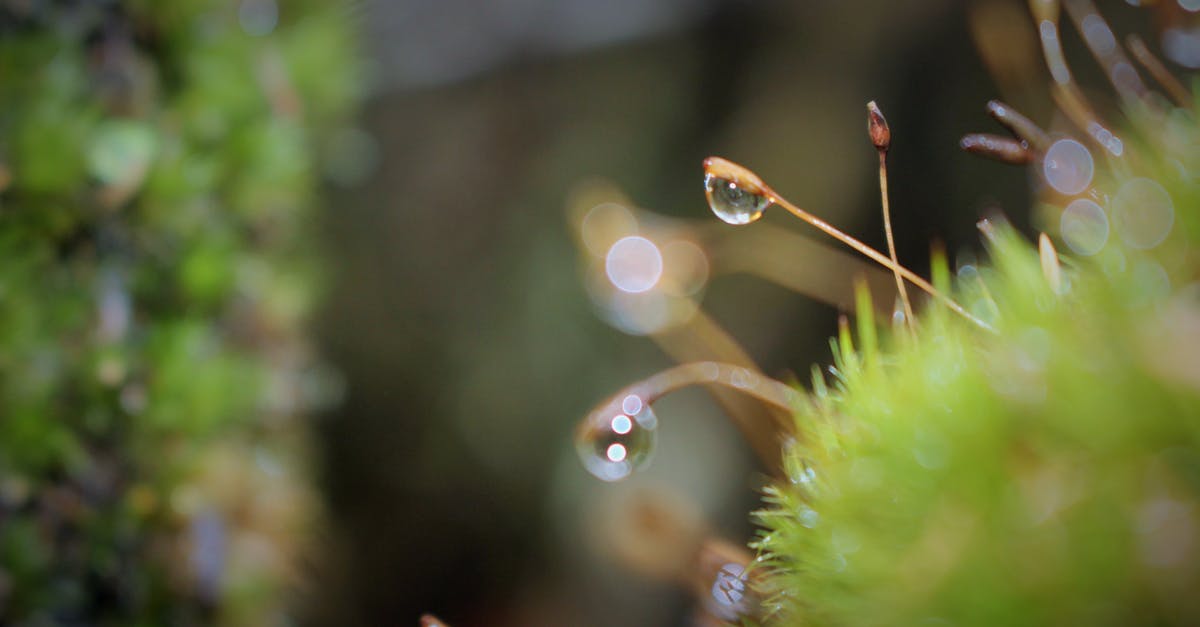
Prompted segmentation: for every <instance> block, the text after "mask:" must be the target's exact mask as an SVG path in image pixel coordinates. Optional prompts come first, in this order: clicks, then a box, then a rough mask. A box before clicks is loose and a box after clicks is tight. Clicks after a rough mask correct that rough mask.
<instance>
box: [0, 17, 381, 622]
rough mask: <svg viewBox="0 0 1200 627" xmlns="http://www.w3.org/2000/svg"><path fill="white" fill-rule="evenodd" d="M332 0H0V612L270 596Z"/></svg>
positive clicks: (294, 536)
mask: <svg viewBox="0 0 1200 627" xmlns="http://www.w3.org/2000/svg"><path fill="white" fill-rule="evenodd" d="M344 12H345V11H344V8H343V7H341V6H339V5H338V4H337V3H326V2H320V1H317V0H301V1H298V2H288V3H276V2H273V1H270V0H262V1H250V0H247V1H246V2H240V3H238V2H218V1H215V0H172V1H171V2H159V1H157V0H153V1H152V0H125V1H121V2H103V3H99V2H70V3H59V2H33V3H20V2H18V3H7V4H5V5H4V6H3V7H0V76H3V77H4V79H3V80H2V81H0V168H2V170H3V171H2V172H0V187H2V189H0V259H3V263H0V346H3V347H4V350H3V351H2V354H0V407H3V408H4V410H3V415H2V416H0V623H5V624H23V623H38V624H40V623H43V622H53V623H79V622H81V621H82V622H86V623H88V624H92V623H103V624H178V623H191V622H196V621H205V622H207V621H217V622H224V623H237V624H267V623H268V622H270V621H271V620H275V619H276V618H278V617H280V616H282V615H283V613H284V612H285V606H286V603H285V602H286V594H285V592H286V590H287V589H288V587H289V586H291V585H292V584H294V583H295V580H296V578H297V572H296V570H297V567H298V566H299V564H298V563H297V556H298V555H299V553H300V552H301V550H302V549H303V544H304V540H303V538H304V537H305V535H306V530H307V528H308V526H309V525H310V524H311V522H312V520H313V518H314V513H315V506H314V503H315V500H314V499H313V498H312V495H311V494H310V489H309V488H308V487H307V486H306V484H305V482H304V481H303V479H302V476H303V464H302V463H301V461H302V459H303V451H304V439H305V436H304V433H305V430H304V428H303V425H302V424H301V423H300V422H299V421H298V417H299V414H300V413H301V412H302V411H303V410H304V409H305V407H306V406H307V405H308V404H309V401H310V400H311V399H310V398H308V396H310V394H308V393H307V391H306V389H307V388H309V387H311V386H309V385H308V382H307V380H306V377H310V376H312V373H313V372H314V368H315V364H314V361H313V359H312V355H311V350H310V349H309V348H308V347H307V345H306V343H305V341H304V338H303V333H302V322H303V319H304V315H305V313H306V311H307V310H308V309H309V306H310V303H311V302H312V301H313V298H314V296H315V295H316V290H317V288H318V286H319V281H318V279H319V277H318V276H317V273H316V271H315V268H314V265H313V261H312V256H311V254H310V253H309V251H310V249H311V247H310V246H309V245H308V244H309V242H308V230H309V229H310V227H311V209H312V207H313V201H314V192H315V189H316V184H317V180H318V174H319V172H320V164H319V163H318V161H317V160H316V157H315V155H316V150H315V148H316V147H317V146H319V145H322V144H323V142H325V141H326V138H327V135H328V134H329V133H331V132H334V131H336V127H337V126H338V125H339V124H341V123H342V121H343V119H344V116H345V114H346V113H347V111H348V109H349V107H350V105H351V104H352V102H353V100H354V99H355V96H356V92H357V91H358V89H359V77H358V73H357V72H356V71H355V62H354V53H353V45H352V39H351V38H352V31H351V28H350V26H351V25H350V24H349V22H348V20H347V18H346V16H345V15H344Z"/></svg>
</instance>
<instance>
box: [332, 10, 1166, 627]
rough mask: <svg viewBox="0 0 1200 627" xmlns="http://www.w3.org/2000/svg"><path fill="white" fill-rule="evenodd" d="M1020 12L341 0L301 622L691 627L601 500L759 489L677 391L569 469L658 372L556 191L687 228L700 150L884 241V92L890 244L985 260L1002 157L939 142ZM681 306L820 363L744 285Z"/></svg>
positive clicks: (786, 305)
mask: <svg viewBox="0 0 1200 627" xmlns="http://www.w3.org/2000/svg"><path fill="white" fill-rule="evenodd" d="M1024 4H1025V3H1024V2H1019V1H1017V0H1013V1H1012V2H1005V1H1002V0H995V1H994V2H974V3H966V2H960V1H958V0H911V1H908V2H903V3H898V2H892V1H890V0H861V1H858V2H792V3H788V2H767V1H750V0H743V1H720V0H655V1H646V0H608V1H606V2H594V1H590V0H391V1H385V0H376V1H374V2H365V3H361V4H360V5H359V10H360V11H361V12H362V15H361V16H360V17H361V21H362V23H363V24H364V26H365V28H366V29H367V31H368V32H367V35H368V47H369V56H370V58H371V59H373V61H372V63H373V65H372V68H371V70H372V75H373V76H374V77H375V84H374V91H373V96H372V97H371V98H370V100H369V101H368V102H367V104H366V110H365V112H364V114H363V120H362V124H363V133H362V134H361V136H356V137H353V138H350V139H349V140H348V141H350V140H352V141H354V142H357V143H358V144H359V146H358V148H359V150H358V153H359V154H360V161H359V162H357V163H354V164H351V165H350V166H348V167H347V168H346V171H345V172H344V173H342V174H343V176H341V177H340V178H341V179H344V180H342V183H343V184H342V186H341V187H340V188H339V189H338V190H335V191H334V196H333V199H332V202H330V203H329V208H328V211H327V213H326V216H325V228H326V229H327V234H328V237H329V242H330V244H329V246H330V251H329V253H330V254H329V258H330V259H333V260H335V261H334V268H333V271H334V273H333V276H334V277H335V279H334V284H333V288H332V293H331V294H330V298H329V299H328V303H329V304H328V305H327V307H326V310H325V311H324V313H323V316H322V322H321V335H322V338H323V342H324V346H325V350H326V354H327V355H328V356H329V358H330V360H331V361H332V362H333V363H334V365H335V366H336V367H337V368H339V369H340V371H341V372H342V373H343V376H344V378H345V383H346V396H345V402H344V404H343V405H342V406H341V407H340V409H338V410H336V411H335V412H334V413H332V414H330V415H328V416H326V417H325V419H324V421H323V422H322V424H321V438H322V441H323V442H324V444H325V447H326V454H327V455H326V468H327V471H326V478H325V483H326V487H327V489H328V494H329V498H330V501H331V504H332V509H333V511H334V512H335V520H336V530H335V532H334V533H333V537H332V538H331V543H333V545H334V546H336V547H339V548H340V549H342V550H340V551H334V552H333V553H335V554H337V555H338V556H339V557H338V558H337V559H338V562H337V563H335V564H333V565H332V566H331V567H330V569H329V570H328V571H326V572H324V573H322V574H321V576H320V577H319V580H320V582H321V586H322V595H321V596H322V597H325V598H328V600H329V601H328V603H326V604H325V609H324V611H323V612H324V613H323V614H321V617H322V619H323V620H328V622H331V623H338V624H362V625H382V624H415V622H416V620H417V617H418V615H419V614H420V613H422V612H426V611H428V612H434V613H437V614H439V615H440V616H441V617H442V618H444V619H446V620H447V621H448V622H450V623H451V624H453V625H460V626H461V625H518V624H520V625H675V624H688V621H689V620H690V619H689V618H688V617H689V615H690V614H691V609H690V608H691V607H692V600H691V599H690V598H689V597H688V596H687V594H685V593H684V592H682V591H678V590H676V589H675V588H674V587H672V586H670V585H667V584H663V583H656V582H651V581H649V580H645V579H642V578H640V577H638V576H636V575H632V574H629V573H628V572H627V571H626V570H625V569H624V568H622V566H621V564H619V563H618V562H617V560H615V559H614V558H613V557H612V554H611V551H610V550H608V548H606V547H607V544H606V542H608V540H606V539H605V538H606V537H607V536H606V535H605V534H604V533H602V530H598V529H597V527H598V526H602V525H603V524H605V523H604V520H606V519H605V518H604V516H603V513H604V512H605V511H606V509H607V508H612V507H619V506H620V505H619V497H620V495H621V494H623V493H627V492H628V491H629V490H634V489H637V488H638V486H643V487H644V486H659V487H658V489H659V490H663V491H665V492H666V493H669V494H673V495H675V496H677V497H678V498H681V499H684V500H686V501H690V502H692V503H694V504H695V506H696V507H697V508H698V510H699V511H701V512H702V515H703V517H704V518H706V519H707V520H708V521H709V522H710V524H711V525H712V527H713V529H715V530H716V532H717V533H719V534H720V535H722V536H724V537H726V538H729V539H731V540H734V541H736V542H739V543H740V542H745V541H746V540H748V539H749V538H750V537H751V536H752V533H753V526H752V523H751V519H750V515H749V512H750V511H751V510H753V509H754V508H755V506H756V503H757V500H758V498H759V495H758V492H757V491H756V490H757V488H758V487H759V486H760V485H761V484H762V482H763V481H764V475H763V470H762V469H761V468H759V467H758V466H757V465H756V462H755V461H754V459H753V457H752V456H751V454H750V452H749V449H748V448H747V446H745V445H744V444H743V443H742V442H741V440H740V437H739V436H738V434H737V432H736V431H735V430H734V429H733V428H731V427H730V426H728V424H727V423H726V421H725V419H724V418H723V417H722V415H721V414H720V412H719V410H718V409H717V408H716V407H715V405H714V404H713V403H712V401H711V400H710V399H709V398H708V397H707V396H705V395H704V394H703V393H699V392H687V393H682V394H679V395H676V396H674V397H672V398H670V399H667V400H665V401H663V402H662V403H661V404H660V407H658V408H657V409H658V414H659V416H660V418H661V419H662V421H663V427H662V429H661V439H660V445H661V446H660V449H659V451H658V453H657V457H656V459H655V461H654V463H653V465H652V466H651V467H650V469H649V470H648V471H646V472H644V473H641V474H639V475H638V476H637V477H635V478H634V479H631V480H630V481H628V482H624V483H622V484H603V483H601V482H599V481H597V480H595V479H593V478H591V477H590V476H589V475H587V474H586V472H585V471H584V470H583V468H582V467H581V465H580V464H579V462H578V460H577V459H576V457H575V453H574V448H573V446H572V443H571V436H572V429H573V427H574V424H575V423H576V421H577V420H578V419H580V418H581V417H582V416H583V415H584V414H585V413H586V412H587V410H588V409H589V408H590V407H591V406H592V405H594V404H595V403H596V402H598V401H599V400H601V399H603V398H604V397H606V396H607V395H608V394H610V393H612V392H613V391H614V390H616V389H618V388H619V387H621V386H623V385H625V384H627V383H629V382H631V381H634V380H636V379H638V378H641V377H644V376H646V375H649V374H651V373H653V372H654V371H656V370H658V369H660V368H663V367H665V366H667V365H669V364H670V361H669V360H668V359H667V357H666V356H664V355H663V354H662V353H661V352H660V351H659V350H658V349H656V348H655V346H654V344H653V343H652V342H650V341H649V340H647V339H646V338H643V337H633V336H627V335H624V334H622V333H621V332H620V331H618V330H615V329H613V328H611V327H609V326H607V325H606V324H605V323H603V322H602V321H601V320H600V319H599V318H598V317H597V316H596V315H595V313H594V312H593V311H592V307H591V305H590V303H589V301H588V298H587V296H586V293H585V291H584V287H583V282H582V280H581V273H580V267H579V264H578V258H579V254H578V252H577V251H576V250H575V248H574V245H573V243H572V236H571V234H570V232H569V230H568V229H569V225H568V221H567V220H566V218H565V206H566V203H567V199H568V198H569V196H570V194H571V191H572V189H573V188H574V186H576V185H577V184H579V183H580V182H581V181H584V180H589V179H595V178H597V177H599V178H604V179H607V180H610V181H612V182H613V183H615V184H616V185H618V186H619V187H620V188H621V189H623V190H624V192H625V193H626V194H627V195H628V196H629V197H630V198H631V199H632V200H633V201H634V202H635V203H636V204H638V205H639V206H641V207H645V208H648V209H651V210H654V211H657V212H661V213H664V214H668V215H671V216H678V217H689V218H700V219H711V218H712V216H711V213H710V212H709V210H708V208H707V207H706V205H705V202H704V196H703V193H702V189H701V176H702V173H701V169H700V162H701V160H702V159H703V158H704V157H706V156H708V155H710V154H718V155H722V156H726V157H728V158H731V159H733V160H735V161H738V162H740V163H743V164H746V165H748V166H750V167H752V168H753V169H755V170H756V171H757V172H758V173H759V174H760V175H762V176H763V178H764V179H765V180H767V181H769V182H770V183H771V184H772V185H773V186H774V187H776V188H777V189H778V190H779V191H780V192H782V193H784V194H786V195H787V196H788V197H789V198H791V199H792V200H793V201H795V202H797V203H798V204H800V205H801V206H803V207H806V208H809V209H810V210H812V211H814V212H815V213H817V214H819V215H821V216H823V217H825V218H827V219H829V220H830V221H831V222H833V223H834V224H837V225H839V226H841V227H843V228H845V229H847V230H848V231H850V232H852V233H854V234H857V235H859V236H861V237H862V239H864V240H865V241H867V242H868V243H870V244H872V245H875V246H878V247H882V246H883V245H884V242H883V237H882V228H881V221H880V217H879V210H878V202H879V201H878V187H877V185H878V182H877V179H876V178H875V177H876V171H875V167H876V156H875V152H874V150H873V149H872V148H871V145H870V143H869V141H868V139H867V136H866V129H865V122H866V118H865V109H864V105H865V103H866V102H867V101H868V100H877V101H878V102H879V104H880V106H881V107H882V108H883V110H884V112H885V113H886V115H887V116H888V119H889V121H890V124H891V127H892V131H893V137H894V140H893V149H892V152H891V157H890V164H891V177H892V179H891V187H892V213H893V216H894V219H895V231H896V236H897V244H898V249H899V254H900V257H901V258H902V259H903V260H905V261H906V262H907V264H908V265H910V266H911V267H913V269H914V270H918V271H921V272H925V271H927V268H928V263H927V260H928V257H929V246H930V242H932V241H941V242H944V243H945V244H946V246H947V248H948V250H949V251H950V253H951V259H952V260H953V258H954V256H955V253H956V252H958V251H960V250H967V251H970V250H976V249H978V248H979V246H978V237H977V235H976V233H975V227H974V225H975V222H976V221H977V220H978V219H979V217H980V216H981V215H983V214H984V213H985V212H988V211H993V210H995V209H997V208H999V209H1001V210H1004V211H1005V212H1006V213H1007V215H1008V216H1009V217H1010V218H1011V219H1012V220H1013V221H1014V222H1016V223H1017V224H1018V225H1021V226H1023V227H1025V228H1028V226H1029V225H1028V224H1027V221H1026V219H1025V216H1026V215H1027V209H1026V208H1027V207H1028V191H1027V190H1028V187H1029V186H1028V184H1027V182H1026V174H1025V172H1024V170H1022V169H1019V168H1012V167H1008V166H1003V165H998V164H995V163H990V162H985V161H981V160H976V159H972V158H969V157H967V156H965V155H963V154H961V153H960V152H959V149H958V146H957V143H958V138H959V137H961V135H963V134H964V133H967V132H973V131H995V130H996V129H994V128H993V127H992V126H991V123H990V121H989V120H988V118H987V117H986V115H985V114H984V109H983V107H984V103H985V102H986V101H987V100H989V99H991V98H995V97H998V96H999V95H1000V94H999V93H998V91H997V87H995V85H994V83H993V81H992V79H991V78H989V76H988V73H987V69H986V68H985V67H984V63H983V62H982V61H981V58H980V56H979V55H978V54H977V53H976V51H975V46H974V44H973V41H972V27H971V23H972V12H973V11H979V10H981V9H980V7H981V6H984V5H986V6H987V7H988V9H990V10H995V11H998V12H996V13H993V14H991V15H993V16H996V15H998V16H1000V18H1002V19H1006V18H1005V16H1012V15H1016V16H1017V18H1019V19H1028V18H1027V17H1026V15H1025V13H1024V11H1025V8H1024ZM1121 4H1122V3H1119V2H1111V3H1107V4H1105V6H1103V7H1102V8H1104V9H1105V10H1112V11H1115V13H1114V14H1110V15H1111V17H1112V18H1113V20H1114V22H1116V24H1117V25H1118V26H1119V27H1123V26H1122V20H1126V19H1130V20H1139V19H1141V20H1143V21H1144V19H1145V18H1144V17H1140V16H1138V15H1135V14H1130V13H1128V12H1126V9H1127V8H1126V7H1123V6H1121ZM997 7H1001V8H1000V9H997ZM975 17H976V20H977V21H978V19H979V16H975ZM1135 25H1136V23H1135ZM985 27H987V28H992V27H994V28H998V29H1006V28H1013V29H1014V30H1013V32H1015V33H1017V34H1018V35H1019V34H1020V33H1022V32H1025V33H1027V34H1028V35H1029V36H1030V37H1032V32H1033V31H1032V27H1031V26H1029V25H1028V24H1024V23H1022V24H1021V25H1019V26H1015V27H1014V26H1012V25H1007V26H1006V25H1005V24H994V25H992V26H987V25H986V22H985ZM1064 31H1065V32H1066V33H1067V35H1066V36H1067V37H1068V38H1075V35H1074V33H1073V31H1071V29H1070V28H1069V27H1067V28H1065V29H1064ZM1076 39H1077V38H1076ZM1011 42H1012V43H1011V45H1013V46H1014V47H1016V46H1024V45H1031V46H1032V45H1035V42H1034V41H1033V40H1032V39H1028V40H1022V39H1021V38H1020V37H1013V38H1012V39H1011ZM1076 43H1077V42H1075V41H1068V46H1069V47H1070V46H1074V45H1076ZM1072 54H1074V52H1073V53H1072ZM1079 59H1080V60H1079V61H1077V62H1076V67H1083V66H1088V67H1090V63H1089V62H1088V60H1087V59H1086V57H1082V56H1081V57H1079ZM1039 69H1040V66H1039ZM1041 85H1044V83H1041ZM1016 104H1018V105H1019V106H1025V107H1027V108H1028V109H1029V110H1030V112H1031V114H1033V115H1035V117H1036V116H1037V115H1039V114H1041V115H1044V114H1045V112H1047V111H1048V106H1047V104H1046V103H1045V102H1043V101H1032V102H1030V101H1026V102H1018V103H1016ZM766 221H768V222H774V223H775V224H778V225H782V226H785V227H787V228H790V229H794V230H796V231H799V232H803V233H805V234H807V235H809V236H811V237H814V238H819V236H818V235H816V234H814V233H813V232H812V231H810V230H808V229H807V228H806V227H805V226H804V225H803V224H800V223H798V222H796V221H795V220H793V219H789V218H788V217H787V216H780V215H770V214H769V215H768V216H767V218H766ZM729 228H733V227H729ZM746 228H754V227H746ZM703 305H704V307H705V309H706V310H707V311H709V312H710V313H711V314H712V316H713V317H714V318H715V319H716V320H717V321H718V322H720V323H721V324H722V325H723V326H724V327H725V328H727V329H728V330H730V332H731V333H732V334H733V335H734V336H735V337H737V338H738V339H739V340H740V341H741V342H742V343H743V345H744V346H745V347H746V348H747V350H748V351H749V352H750V354H751V355H753V356H754V357H755V359H756V360H758V361H759V363H760V365H761V366H762V367H763V369H764V371H766V372H767V373H769V374H775V375H784V374H786V373H789V372H796V373H805V372H807V371H808V367H809V364H811V363H814V362H825V361H828V344H827V340H826V338H827V337H829V336H830V335H831V333H832V332H833V331H834V329H835V328H836V313H837V312H836V311H835V310H834V309H831V308H829V307H827V306H825V305H821V304H819V303H816V302H812V301H811V300H808V299H805V298H803V297H800V296H797V295H795V294H793V293H790V292H787V291H784V290H782V289H780V288H778V287H776V286H774V285H770V284H768V283H766V282H764V281H762V280H760V279H756V278H752V277H748V276H738V277H731V278H730V277H727V278H718V279H717V280H715V281H714V282H713V284H712V285H711V286H710V288H709V290H708V292H707V294H706V296H705V299H704V303H703Z"/></svg>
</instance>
